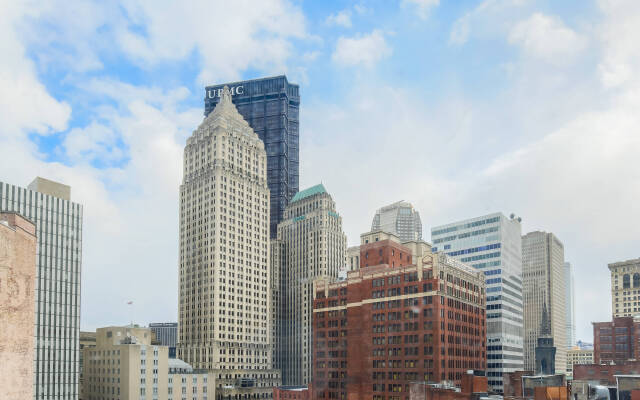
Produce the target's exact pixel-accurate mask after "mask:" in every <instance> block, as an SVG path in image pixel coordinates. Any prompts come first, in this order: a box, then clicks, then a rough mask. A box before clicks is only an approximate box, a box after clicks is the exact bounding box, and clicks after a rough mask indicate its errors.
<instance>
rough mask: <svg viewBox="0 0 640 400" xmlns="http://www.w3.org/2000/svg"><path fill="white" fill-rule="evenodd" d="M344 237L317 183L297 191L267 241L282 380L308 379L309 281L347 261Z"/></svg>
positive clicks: (332, 204) (330, 202)
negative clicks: (274, 279) (275, 283)
mask: <svg viewBox="0 0 640 400" xmlns="http://www.w3.org/2000/svg"><path fill="white" fill-rule="evenodd" d="M346 249H347V237H346V235H345V234H344V232H343V231H342V217H340V215H339V214H338V213H337V211H336V204H335V202H334V201H333V199H332V198H331V196H330V195H329V193H327V191H326V189H325V187H324V186H323V185H322V184H320V185H316V186H312V187H310V188H308V189H306V190H302V191H300V192H298V193H297V194H296V195H295V196H293V198H292V199H291V203H289V205H288V206H287V208H286V210H285V213H284V219H283V220H282V222H280V224H278V238H277V239H276V240H272V241H271V254H272V260H273V262H272V264H271V265H272V268H273V269H276V268H277V269H279V276H280V290H279V300H278V299H274V303H275V302H277V309H278V311H277V317H276V324H277V328H276V338H275V340H276V341H277V342H278V344H277V353H276V356H275V357H276V359H275V367H276V368H277V369H280V370H281V374H282V383H283V384H284V385H307V384H308V383H310V382H311V372H312V370H311V366H312V364H311V360H312V354H311V350H312V342H313V336H312V333H313V332H312V326H311V319H312V311H313V296H314V293H313V281H314V280H315V279H317V278H331V279H337V278H338V275H339V270H340V268H342V267H343V266H344V265H345V255H346Z"/></svg>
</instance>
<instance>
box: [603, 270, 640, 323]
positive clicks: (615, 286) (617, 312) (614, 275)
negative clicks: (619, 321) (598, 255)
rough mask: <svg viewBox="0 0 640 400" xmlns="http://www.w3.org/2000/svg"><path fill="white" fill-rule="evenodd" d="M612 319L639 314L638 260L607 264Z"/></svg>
mask: <svg viewBox="0 0 640 400" xmlns="http://www.w3.org/2000/svg"><path fill="white" fill-rule="evenodd" d="M609 271H611V303H612V304H611V311H612V313H613V317H614V318H617V317H632V316H635V315H637V314H638V313H640V258H636V259H633V260H627V261H620V262H615V263H611V264H609Z"/></svg>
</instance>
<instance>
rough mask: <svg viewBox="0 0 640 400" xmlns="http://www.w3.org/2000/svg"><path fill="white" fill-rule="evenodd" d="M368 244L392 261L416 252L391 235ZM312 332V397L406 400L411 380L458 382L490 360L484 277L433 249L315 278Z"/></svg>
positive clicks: (484, 365)
mask: <svg viewBox="0 0 640 400" xmlns="http://www.w3.org/2000/svg"><path fill="white" fill-rule="evenodd" d="M363 247H364V249H362V251H364V252H366V251H367V248H368V249H369V251H371V250H372V249H373V250H375V251H374V254H378V257H383V258H384V257H387V258H386V259H385V260H387V261H388V260H391V262H393V261H394V259H393V257H395V256H396V254H397V256H398V257H399V253H400V252H402V254H403V256H404V255H405V254H411V251H410V250H409V249H408V248H406V247H404V246H401V245H398V244H396V243H393V242H388V243H386V244H385V243H384V242H377V243H372V246H369V247H368V246H366V245H365V246H363ZM379 250H381V251H382V253H381V254H382V256H380V255H379V254H380V252H379ZM362 254H365V253H362V252H361V255H362ZM390 254H391V256H390V257H389V255H390ZM363 258H364V257H363ZM313 335H314V351H313V369H314V374H313V398H314V399H325V398H329V399H332V398H336V399H350V400H351V399H353V400H358V399H375V400H383V399H384V400H396V399H397V400H400V399H403V400H404V399H408V398H409V394H410V384H411V382H416V381H422V382H440V381H450V382H453V383H455V384H457V385H460V384H461V381H462V377H463V375H464V374H466V372H467V371H468V370H470V369H475V370H484V369H485V368H486V348H485V342H486V329H485V293H484V277H483V276H482V274H481V273H479V272H477V271H475V270H474V269H471V268H470V267H467V266H465V265H463V264H461V263H458V262H456V261H455V260H453V259H450V258H449V257H447V256H446V255H444V254H442V253H437V254H435V253H430V252H429V253H427V254H426V255H424V256H423V257H422V258H421V259H420V263H419V265H405V266H402V267H399V266H397V267H395V268H393V267H391V266H390V265H389V264H387V263H385V264H382V265H376V266H370V267H364V268H361V269H360V270H358V271H352V272H350V273H349V275H348V277H347V280H346V281H342V282H333V283H331V282H329V281H326V280H319V281H316V282H315V300H314V316H313Z"/></svg>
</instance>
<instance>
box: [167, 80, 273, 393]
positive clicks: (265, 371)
mask: <svg viewBox="0 0 640 400" xmlns="http://www.w3.org/2000/svg"><path fill="white" fill-rule="evenodd" d="M266 158H267V155H266V153H265V149H264V144H263V143H262V141H261V140H260V138H259V137H258V136H257V135H256V134H255V132H254V131H253V129H251V127H250V126H249V124H248V123H247V122H246V121H245V120H244V119H243V118H242V116H241V115H240V114H239V113H238V111H237V110H236V107H235V106H234V105H233V103H232V102H231V94H230V92H229V90H228V88H226V89H225V90H224V92H223V93H222V98H221V100H220V102H219V103H218V104H217V106H216V108H215V109H214V110H213V111H212V112H211V113H210V114H209V115H208V116H207V117H206V118H205V119H204V121H203V122H202V123H201V124H200V126H199V127H198V128H197V129H196V130H195V131H194V132H193V134H192V135H191V137H189V138H188V139H187V144H186V146H185V149H184V176H183V182H182V185H181V186H180V259H179V262H180V265H179V278H180V304H179V314H178V317H179V324H178V325H179V333H178V357H179V358H180V359H182V360H184V361H185V362H187V363H188V364H190V365H192V366H193V367H194V368H195V369H207V370H210V371H215V373H216V374H215V376H216V398H224V399H226V398H238V397H237V396H242V398H243V399H256V398H270V397H271V396H272V387H273V386H276V385H279V383H280V380H279V373H278V371H274V370H273V369H272V366H273V364H272V351H273V349H272V337H271V334H272V329H271V318H270V313H271V295H270V284H269V282H270V268H269V188H268V186H267V159H266ZM212 398H214V397H213V396H212Z"/></svg>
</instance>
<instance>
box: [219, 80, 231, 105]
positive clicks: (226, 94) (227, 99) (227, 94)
mask: <svg viewBox="0 0 640 400" xmlns="http://www.w3.org/2000/svg"><path fill="white" fill-rule="evenodd" d="M223 103H224V104H225V105H226V104H230V103H231V91H230V90H229V86H227V85H224V88H223V89H222V96H221V97H220V103H219V104H223Z"/></svg>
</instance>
